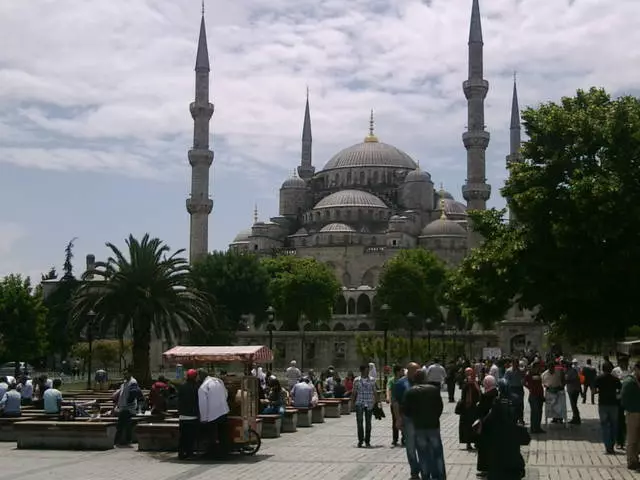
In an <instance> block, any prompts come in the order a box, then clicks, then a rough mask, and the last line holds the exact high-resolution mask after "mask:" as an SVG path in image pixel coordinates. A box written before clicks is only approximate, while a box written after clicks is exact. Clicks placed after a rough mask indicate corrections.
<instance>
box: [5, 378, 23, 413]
mask: <svg viewBox="0 0 640 480" xmlns="http://www.w3.org/2000/svg"><path fill="white" fill-rule="evenodd" d="M20 400H21V397H20V392H18V391H17V390H16V384H15V383H9V384H8V386H7V391H6V392H5V393H4V394H3V395H2V398H0V417H19V416H20V414H21V413H20V412H21V410H20Z"/></svg>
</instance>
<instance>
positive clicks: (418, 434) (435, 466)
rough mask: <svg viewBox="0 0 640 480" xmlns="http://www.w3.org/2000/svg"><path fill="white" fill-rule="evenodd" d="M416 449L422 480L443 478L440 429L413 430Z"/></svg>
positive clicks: (444, 471) (444, 470)
mask: <svg viewBox="0 0 640 480" xmlns="http://www.w3.org/2000/svg"><path fill="white" fill-rule="evenodd" d="M415 439H416V450H417V451H418V461H419V463H420V473H421V475H422V480H445V478H446V477H447V474H446V469H445V466H444V451H443V448H442V438H441V437H440V430H439V429H437V428H435V429H430V430H419V429H416V430H415Z"/></svg>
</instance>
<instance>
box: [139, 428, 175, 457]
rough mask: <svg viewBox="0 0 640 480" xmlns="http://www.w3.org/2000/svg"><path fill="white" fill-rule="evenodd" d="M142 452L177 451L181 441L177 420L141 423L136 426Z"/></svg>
mask: <svg viewBox="0 0 640 480" xmlns="http://www.w3.org/2000/svg"><path fill="white" fill-rule="evenodd" d="M135 433H136V436H137V437H138V450H139V451H141V452H176V451H177V450H178V444H179V442H180V425H179V424H178V423H175V422H161V423H140V424H138V425H136V427H135Z"/></svg>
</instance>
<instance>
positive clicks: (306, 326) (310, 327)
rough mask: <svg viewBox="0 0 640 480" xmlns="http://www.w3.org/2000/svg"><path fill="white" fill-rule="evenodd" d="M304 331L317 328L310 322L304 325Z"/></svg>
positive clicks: (312, 330) (313, 330)
mask: <svg viewBox="0 0 640 480" xmlns="http://www.w3.org/2000/svg"><path fill="white" fill-rule="evenodd" d="M304 331H305V332H315V331H316V328H315V327H314V326H313V324H312V323H311V322H309V323H307V324H306V325H305V326H304Z"/></svg>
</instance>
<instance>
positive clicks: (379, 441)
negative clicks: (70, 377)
mask: <svg viewBox="0 0 640 480" xmlns="http://www.w3.org/2000/svg"><path fill="white" fill-rule="evenodd" d="M580 406H581V407H582V415H583V419H584V423H583V424H582V425H580V426H574V427H571V428H568V429H567V428H565V427H564V426H558V425H549V426H548V428H547V431H548V433H547V434H546V435H544V436H538V437H537V438H534V439H533V441H532V442H531V445H530V446H529V447H525V448H523V455H524V457H525V460H526V462H527V477H526V478H527V479H528V480H546V479H549V480H565V479H566V480H573V479H575V480H603V479H631V478H637V477H638V474H634V473H632V472H629V471H628V470H627V469H626V462H625V458H624V455H622V454H621V455H616V456H608V455H605V454H604V448H603V446H602V443H601V442H600V434H599V426H598V423H597V420H596V419H597V410H596V407H594V406H591V405H586V406H583V405H580ZM385 412H386V413H387V414H388V407H386V406H385ZM442 423H443V424H442V434H443V441H444V447H445V452H446V463H447V472H448V479H449V480H469V479H474V478H475V471H476V470H475V462H476V456H475V453H473V452H467V451H465V450H464V446H461V445H459V444H458V441H457V432H458V417H457V416H456V415H454V414H453V404H446V409H445V413H444V414H443V422H442ZM390 437H391V419H390V415H388V416H387V418H386V419H384V420H382V421H376V420H375V419H374V428H373V441H372V443H373V448H371V449H358V448H356V445H355V415H354V414H351V415H348V416H343V417H342V418H340V419H327V421H326V423H325V424H322V425H314V426H313V427H312V428H308V429H300V430H298V432H296V433H289V434H283V436H282V437H281V438H278V439H265V440H264V441H263V444H262V448H261V450H260V452H258V454H257V455H256V456H255V457H253V458H242V457H239V456H238V457H234V458H233V459H232V460H230V461H227V462H224V463H214V462H204V461H197V460H194V461H189V462H179V461H178V460H177V459H176V456H175V454H164V453H161V454H148V453H141V452H140V453H139V452H137V451H136V450H135V448H130V449H116V450H113V451H109V452H98V453H93V452H58V451H36V450H16V449H15V445H14V444H9V443H0V462H1V464H2V468H0V480H5V479H6V480H42V479H43V478H46V479H47V480H88V479H91V480H191V479H193V480H204V479H210V478H224V479H225V480H234V479H242V480H289V479H291V480H293V479H300V478H306V479H311V478H314V477H323V478H331V479H333V480H378V479H380V480H382V479H385V480H391V479H402V480H405V479H408V478H409V470H408V466H407V463H406V456H405V452H404V450H403V449H402V448H391V447H390Z"/></svg>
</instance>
